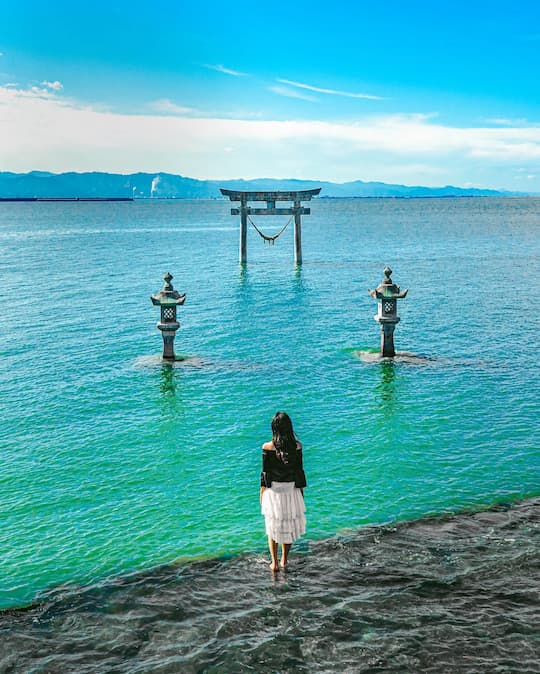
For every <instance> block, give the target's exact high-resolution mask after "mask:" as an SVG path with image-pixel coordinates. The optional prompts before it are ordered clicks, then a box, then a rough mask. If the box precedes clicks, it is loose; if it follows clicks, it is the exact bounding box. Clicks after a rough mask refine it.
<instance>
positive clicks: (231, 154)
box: [0, 0, 540, 192]
mask: <svg viewBox="0 0 540 674" xmlns="http://www.w3.org/2000/svg"><path fill="white" fill-rule="evenodd" d="M32 170H40V171H52V172H55V173H59V172H64V171H108V172H115V173H134V172H138V171H145V172H151V173H153V172H156V173H157V172H161V171H163V172H169V173H175V174H180V175H184V176H190V177H194V178H201V179H205V178H209V179H228V178H246V179H249V178H301V179H310V180H330V181H334V182H347V181H352V180H364V181H382V182H387V183H400V184H406V185H428V186H443V185H457V186H462V187H482V188H486V187H487V188H495V189H507V190H512V191H522V192H540V0H513V2H506V1H505V2H503V1H501V0H493V1H492V2H487V1H484V0H477V1H475V0H468V2H464V1H463V0H453V2H451V3H450V2H442V0H431V1H427V0H409V1H408V2H404V1H403V0H400V1H397V0H387V1H386V2H377V3H375V2H373V1H372V0H371V1H369V2H367V1H364V0H346V1H345V0H332V1H331V2H330V1H328V0H326V1H325V2H321V1H320V0H310V1H309V2H307V1H305V0H288V2H284V1H283V0H274V1H273V2H264V1H263V0H261V1H260V2H254V1H252V2H245V1H243V0H241V1H235V0H230V1H229V2H224V1H220V2H217V1H214V0H208V1H204V0H200V1H199V2H193V0H192V1H191V2H187V1H185V0H177V1H172V0H162V1H161V2H153V3H150V2H142V1H141V0H131V1H130V2H126V1H124V0H118V1H115V0H109V1H108V2H104V1H103V0H94V1H93V2H88V3H87V2H84V3H83V2H74V1H73V0H70V1H69V2H66V1H64V0H48V1H47V2H43V1H41V0H18V1H17V2H8V0H0V171H13V172H27V171H32Z"/></svg>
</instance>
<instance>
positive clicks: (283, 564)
mask: <svg viewBox="0 0 540 674" xmlns="http://www.w3.org/2000/svg"><path fill="white" fill-rule="evenodd" d="M279 565H280V566H281V568H282V569H283V570H285V569H286V568H287V562H286V561H283V558H282V559H281V562H280V563H279Z"/></svg>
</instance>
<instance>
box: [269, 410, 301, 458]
mask: <svg viewBox="0 0 540 674" xmlns="http://www.w3.org/2000/svg"><path fill="white" fill-rule="evenodd" d="M271 425H272V442H273V443H274V447H275V448H276V454H277V456H278V458H279V459H281V461H283V463H289V461H290V460H291V459H293V458H294V457H295V456H296V444H297V442H298V440H297V438H296V433H295V432H294V429H293V425H292V421H291V418H290V417H289V415H288V414H287V413H286V412H276V413H275V414H274V418H273V419H272V424H271Z"/></svg>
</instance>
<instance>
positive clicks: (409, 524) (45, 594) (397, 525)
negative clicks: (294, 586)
mask: <svg viewBox="0 0 540 674" xmlns="http://www.w3.org/2000/svg"><path fill="white" fill-rule="evenodd" d="M527 507H531V508H538V510H539V517H540V494H539V495H536V496H528V497H523V498H521V497H520V498H518V499H516V500H512V499H509V498H507V497H506V498H505V497H500V498H498V499H495V500H493V501H492V502H491V504H490V505H487V506H473V505H471V506H469V507H465V508H462V509H458V510H448V511H443V512H440V513H428V514H426V515H423V516H421V517H417V518H414V519H401V520H400V519H398V520H391V521H388V522H383V523H379V524H366V525H362V526H358V527H355V528H350V529H342V530H340V531H338V532H336V533H335V534H334V535H332V536H330V537H329V538H320V539H309V538H302V539H299V542H297V543H295V544H294V546H293V550H292V554H293V558H294V557H297V556H303V557H304V556H305V557H307V556H309V555H310V554H312V553H311V548H313V547H318V546H325V545H332V544H333V542H334V541H337V540H349V539H354V538H356V537H362V536H364V535H370V534H371V533H372V532H381V531H382V532H384V531H390V532H395V531H397V530H398V529H399V530H408V529H411V528H414V527H416V526H422V525H424V524H427V525H430V526H436V525H437V524H440V525H441V527H442V526H443V525H445V524H447V523H448V522H452V521H453V520H456V519H459V518H467V517H475V516H477V515H481V514H489V513H500V512H509V511H513V510H514V509H521V508H527ZM261 554H263V555H266V548H264V552H262V553H258V552H254V551H253V550H248V551H242V552H234V553H230V554H227V553H225V554H223V555H217V556H212V555H210V556H202V557H198V558H193V559H189V558H177V559H176V560H173V561H171V562H165V563H163V564H158V565H156V566H149V567H145V568H142V569H136V570H132V571H126V572H123V573H119V574H114V575H111V576H105V577H104V578H101V579H99V580H96V581H94V582H90V583H85V584H81V585H78V584H76V583H73V584H71V583H66V584H63V585H61V586H57V587H51V588H48V589H46V590H42V591H40V592H38V593H37V595H36V597H35V598H34V600H33V601H31V602H30V603H28V604H23V605H18V606H17V605H15V606H8V607H6V608H0V623H1V621H2V617H3V616H5V615H7V614H10V615H15V614H18V613H27V612H29V611H33V610H39V609H40V607H42V606H43V605H44V604H46V603H48V602H50V601H56V600H57V599H58V598H60V599H63V598H64V596H65V597H66V598H67V597H69V596H78V595H82V594H84V593H86V592H91V591H92V590H93V589H94V588H96V587H107V586H109V585H110V586H116V585H117V584H118V583H120V584H128V585H129V584H130V583H138V582H140V581H141V580H144V578H145V577H146V576H151V577H153V576H155V575H156V574H160V573H170V572H172V571H174V570H176V571H179V572H181V571H182V569H188V568H189V569H191V570H193V571H194V572H197V571H198V568H199V566H201V567H202V568H204V567H206V566H207V565H208V564H214V563H215V564H221V563H231V562H233V561H234V560H235V559H239V558H260V556H261Z"/></svg>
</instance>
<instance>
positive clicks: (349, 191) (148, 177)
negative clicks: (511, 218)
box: [0, 171, 518, 199]
mask: <svg viewBox="0 0 540 674" xmlns="http://www.w3.org/2000/svg"><path fill="white" fill-rule="evenodd" d="M220 187H225V188H227V189H235V190H259V191H262V190H306V189H312V188H314V187H321V188H322V189H321V197H327V198H339V197H467V196H475V197H476V196H478V197H480V196H499V197H500V196H511V195H516V194H518V193H516V192H506V191H497V190H482V189H474V188H463V187H452V186H451V185H447V186H445V187H420V186H418V187H410V186H406V185H390V184H387V183H380V182H363V181H362V180H355V181H353V182H348V183H331V182H321V181H317V180H294V179H285V180H277V179H273V178H260V179H257V180H219V181H217V180H196V179H195V178H185V177H184V176H179V175H173V174H171V173H132V174H130V175H120V174H117V173H48V172H46V171H31V172H30V173H9V172H0V198H4V199H6V198H17V197H19V198H24V197H26V198H29V197H42V198H55V197H56V198H75V197H80V198H89V197H102V198H111V197H131V196H133V197H136V198H149V197H159V198H169V199H170V198H173V199H215V198H220V197H221V194H220V191H219V188H220Z"/></svg>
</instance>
